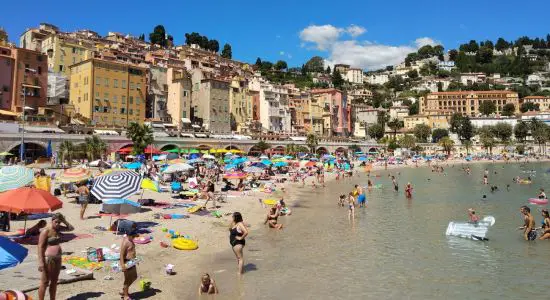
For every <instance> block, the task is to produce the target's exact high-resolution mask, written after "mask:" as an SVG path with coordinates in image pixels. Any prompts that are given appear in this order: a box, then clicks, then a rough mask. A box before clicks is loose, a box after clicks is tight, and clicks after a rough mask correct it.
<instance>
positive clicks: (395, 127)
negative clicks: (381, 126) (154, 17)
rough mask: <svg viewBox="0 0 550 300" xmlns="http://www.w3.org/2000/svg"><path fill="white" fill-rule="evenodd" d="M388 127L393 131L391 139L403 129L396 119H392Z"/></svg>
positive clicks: (400, 122) (401, 123)
mask: <svg viewBox="0 0 550 300" xmlns="http://www.w3.org/2000/svg"><path fill="white" fill-rule="evenodd" d="M388 127H389V128H390V129H391V130H393V139H395V137H396V136H397V131H399V129H401V128H403V122H402V121H399V120H398V119H397V118H394V119H392V120H391V121H389V122H388Z"/></svg>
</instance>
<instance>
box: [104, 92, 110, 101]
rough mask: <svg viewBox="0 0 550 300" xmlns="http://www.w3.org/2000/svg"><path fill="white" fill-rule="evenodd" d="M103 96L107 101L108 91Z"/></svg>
mask: <svg viewBox="0 0 550 300" xmlns="http://www.w3.org/2000/svg"><path fill="white" fill-rule="evenodd" d="M103 98H104V99H105V101H109V93H105V94H103Z"/></svg>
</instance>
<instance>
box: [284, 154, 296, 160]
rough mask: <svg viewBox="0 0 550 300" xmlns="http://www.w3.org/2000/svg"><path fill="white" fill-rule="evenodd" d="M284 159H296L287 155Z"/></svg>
mask: <svg viewBox="0 0 550 300" xmlns="http://www.w3.org/2000/svg"><path fill="white" fill-rule="evenodd" d="M283 158H284V159H293V158H294V157H292V155H285V156H284V157H283Z"/></svg>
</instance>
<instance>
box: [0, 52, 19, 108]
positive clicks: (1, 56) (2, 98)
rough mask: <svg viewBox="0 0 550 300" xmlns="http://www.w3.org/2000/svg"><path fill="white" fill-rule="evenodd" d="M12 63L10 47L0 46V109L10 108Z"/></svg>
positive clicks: (13, 61) (13, 63)
mask: <svg viewBox="0 0 550 300" xmlns="http://www.w3.org/2000/svg"><path fill="white" fill-rule="evenodd" d="M14 65H15V60H14V59H13V57H12V49H11V48H7V47H2V46H0V109H3V110H11V102H12V93H13V90H12V88H13V66H14Z"/></svg>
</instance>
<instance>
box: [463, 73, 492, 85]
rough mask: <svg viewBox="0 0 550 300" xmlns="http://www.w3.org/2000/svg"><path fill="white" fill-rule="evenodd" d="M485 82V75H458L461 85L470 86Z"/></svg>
mask: <svg viewBox="0 0 550 300" xmlns="http://www.w3.org/2000/svg"><path fill="white" fill-rule="evenodd" d="M485 82H487V75H486V74H485V73H462V74H460V83H462V84H463V85H472V84H474V83H485Z"/></svg>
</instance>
